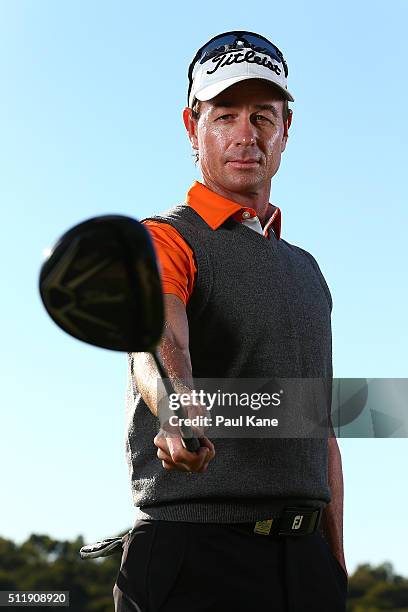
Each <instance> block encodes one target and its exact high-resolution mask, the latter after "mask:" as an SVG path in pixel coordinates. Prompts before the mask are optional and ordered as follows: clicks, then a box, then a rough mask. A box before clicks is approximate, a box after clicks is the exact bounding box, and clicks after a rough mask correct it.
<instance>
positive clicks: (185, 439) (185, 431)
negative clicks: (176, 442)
mask: <svg viewBox="0 0 408 612" xmlns="http://www.w3.org/2000/svg"><path fill="white" fill-rule="evenodd" d="M152 355H153V359H154V361H155V364H156V366H157V369H158V371H159V374H160V376H161V378H162V380H163V384H164V388H165V389H166V392H167V395H168V396H170V395H172V394H173V393H176V391H175V389H174V387H173V384H172V382H171V380H170V378H169V375H168V374H167V372H166V369H165V367H164V365H163V363H162V361H161V359H160V357H159V355H158V353H157V352H156V351H153V352H152ZM177 412H178V413H179V415H180V417H181V418H182V419H184V418H185V417H186V415H185V411H184V409H183V406H182V405H181V404H180V406H179V408H178V409H177ZM180 432H181V440H182V443H183V446H184V447H185V448H186V449H187V450H188V451H190V452H192V453H194V452H195V451H197V450H198V449H199V448H200V442H199V440H198V439H197V438H196V437H194V434H193V430H192V429H191V427H190V426H189V425H185V424H184V423H183V424H182V425H180Z"/></svg>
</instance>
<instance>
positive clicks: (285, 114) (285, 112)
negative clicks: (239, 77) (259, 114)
mask: <svg viewBox="0 0 408 612" xmlns="http://www.w3.org/2000/svg"><path fill="white" fill-rule="evenodd" d="M191 108H192V111H193V112H192V115H193V119H195V120H196V121H198V119H199V117H200V100H197V98H194V100H193V105H192V107H191ZM289 113H290V108H289V102H288V100H286V99H285V100H284V101H283V108H282V119H283V122H284V123H286V121H287V120H288V119H289Z"/></svg>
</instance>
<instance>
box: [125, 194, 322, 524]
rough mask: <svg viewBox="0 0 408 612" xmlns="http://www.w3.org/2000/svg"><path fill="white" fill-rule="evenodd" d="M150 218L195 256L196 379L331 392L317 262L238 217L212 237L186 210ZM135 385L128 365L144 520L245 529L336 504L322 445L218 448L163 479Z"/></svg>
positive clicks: (191, 318) (152, 424)
mask: <svg viewBox="0 0 408 612" xmlns="http://www.w3.org/2000/svg"><path fill="white" fill-rule="evenodd" d="M150 218H151V219H153V220H155V221H161V222H165V223H169V224H170V225H172V226H173V227H174V228H175V229H177V230H178V231H179V233H180V234H181V236H182V237H183V238H184V239H185V241H186V242H187V243H188V244H189V245H190V247H191V248H192V250H193V252H194V255H195V260H196V266H197V274H196V280H195V286H194V290H193V294H192V297H191V299H190V300H189V302H188V304H187V316H188V323H189V332H190V345H189V349H190V355H191V362H192V368H193V377H194V378H230V377H237V378H270V377H274V376H275V377H287V378H295V377H299V378H300V377H324V378H326V379H327V380H329V381H330V382H331V378H332V357H331V325H330V315H331V307H332V301H331V296H330V291H329V289H328V287H327V285H326V282H325V280H324V278H323V275H322V273H321V271H320V269H319V266H318V265H317V263H316V261H315V259H314V258H313V257H312V255H310V253H308V252H307V251H304V250H303V249H301V248H299V247H297V246H294V245H291V244H289V243H288V242H286V241H285V240H277V239H276V237H275V235H274V234H273V232H271V237H270V240H268V239H265V238H264V237H263V236H262V235H260V234H258V233H256V232H254V231H253V230H252V229H250V228H248V227H246V226H244V225H242V224H241V223H239V222H236V221H234V220H233V219H228V220H227V221H226V222H225V223H223V224H222V225H221V226H220V227H219V228H218V229H217V230H212V229H211V228H210V227H209V226H208V225H207V224H206V223H205V221H204V220H203V219H202V218H201V217H200V216H199V215H198V214H197V213H196V212H195V211H194V209H193V208H191V207H190V206H187V205H184V204H183V205H179V206H176V207H174V208H172V209H170V210H168V211H166V212H165V213H163V214H161V215H160V216H154V217H150ZM132 377H133V362H132V358H131V356H129V388H128V402H127V424H126V428H127V433H126V454H127V461H128V466H129V470H130V477H131V483H132V493H133V500H134V503H135V505H136V506H137V507H138V508H139V513H138V518H152V519H157V520H184V521H194V522H221V523H222V522H247V521H257V520H262V519H265V518H269V517H273V516H276V515H277V514H278V513H279V512H280V511H281V509H282V508H283V507H284V506H286V505H288V503H303V504H307V505H318V506H324V505H325V504H326V503H327V502H329V501H330V490H329V487H328V475H327V439H326V438H323V439H322V438H319V439H316V438H313V439H311V438H306V439H298V438H274V439H265V438H262V439H247V438H245V439H242V438H241V439H230V438H228V439H226V438H217V439H215V440H214V445H215V449H216V457H215V458H214V460H213V461H212V462H211V463H210V464H209V466H208V470H207V472H205V473H202V474H195V473H186V472H177V471H173V472H167V471H166V470H165V469H164V468H163V467H162V465H161V462H160V461H159V459H158V458H157V456H156V451H157V448H156V447H155V446H154V444H153V438H154V436H155V435H156V433H157V431H158V429H159V422H158V419H156V418H155V417H154V416H153V415H152V414H151V412H150V410H149V409H148V407H147V406H146V404H145V403H144V401H143V400H142V398H141V396H140V394H139V393H138V390H137V389H136V388H135V384H134V382H133V384H131V383H132Z"/></svg>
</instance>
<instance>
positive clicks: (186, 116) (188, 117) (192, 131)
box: [183, 107, 198, 150]
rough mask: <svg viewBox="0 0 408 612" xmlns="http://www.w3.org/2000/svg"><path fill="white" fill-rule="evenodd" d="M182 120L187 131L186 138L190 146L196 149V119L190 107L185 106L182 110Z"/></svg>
mask: <svg viewBox="0 0 408 612" xmlns="http://www.w3.org/2000/svg"><path fill="white" fill-rule="evenodd" d="M183 121H184V125H185V127H186V130H187V133H188V138H189V140H190V142H191V146H192V147H193V149H195V150H198V138H197V121H196V120H195V119H194V117H193V111H192V109H191V108H188V107H186V108H185V109H184V110H183Z"/></svg>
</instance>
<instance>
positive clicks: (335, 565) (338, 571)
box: [320, 535, 348, 591]
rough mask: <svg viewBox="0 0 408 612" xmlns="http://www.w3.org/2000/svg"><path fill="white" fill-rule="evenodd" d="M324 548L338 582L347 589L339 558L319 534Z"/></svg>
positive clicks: (345, 577)
mask: <svg viewBox="0 0 408 612" xmlns="http://www.w3.org/2000/svg"><path fill="white" fill-rule="evenodd" d="M320 537H321V539H322V541H323V543H324V546H325V548H326V549H327V553H328V556H329V558H330V560H331V564H332V567H333V570H334V572H335V573H336V574H337V576H338V578H339V580H340V583H341V584H342V586H343V588H344V589H345V590H346V591H347V587H348V577H347V574H346V572H345V571H344V569H343V567H342V566H341V564H340V562H339V560H338V559H337V557H336V556H335V555H334V554H333V551H332V549H331V548H330V546H329V543H328V542H327V540H326V538H324V537H323V536H322V535H320Z"/></svg>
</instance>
